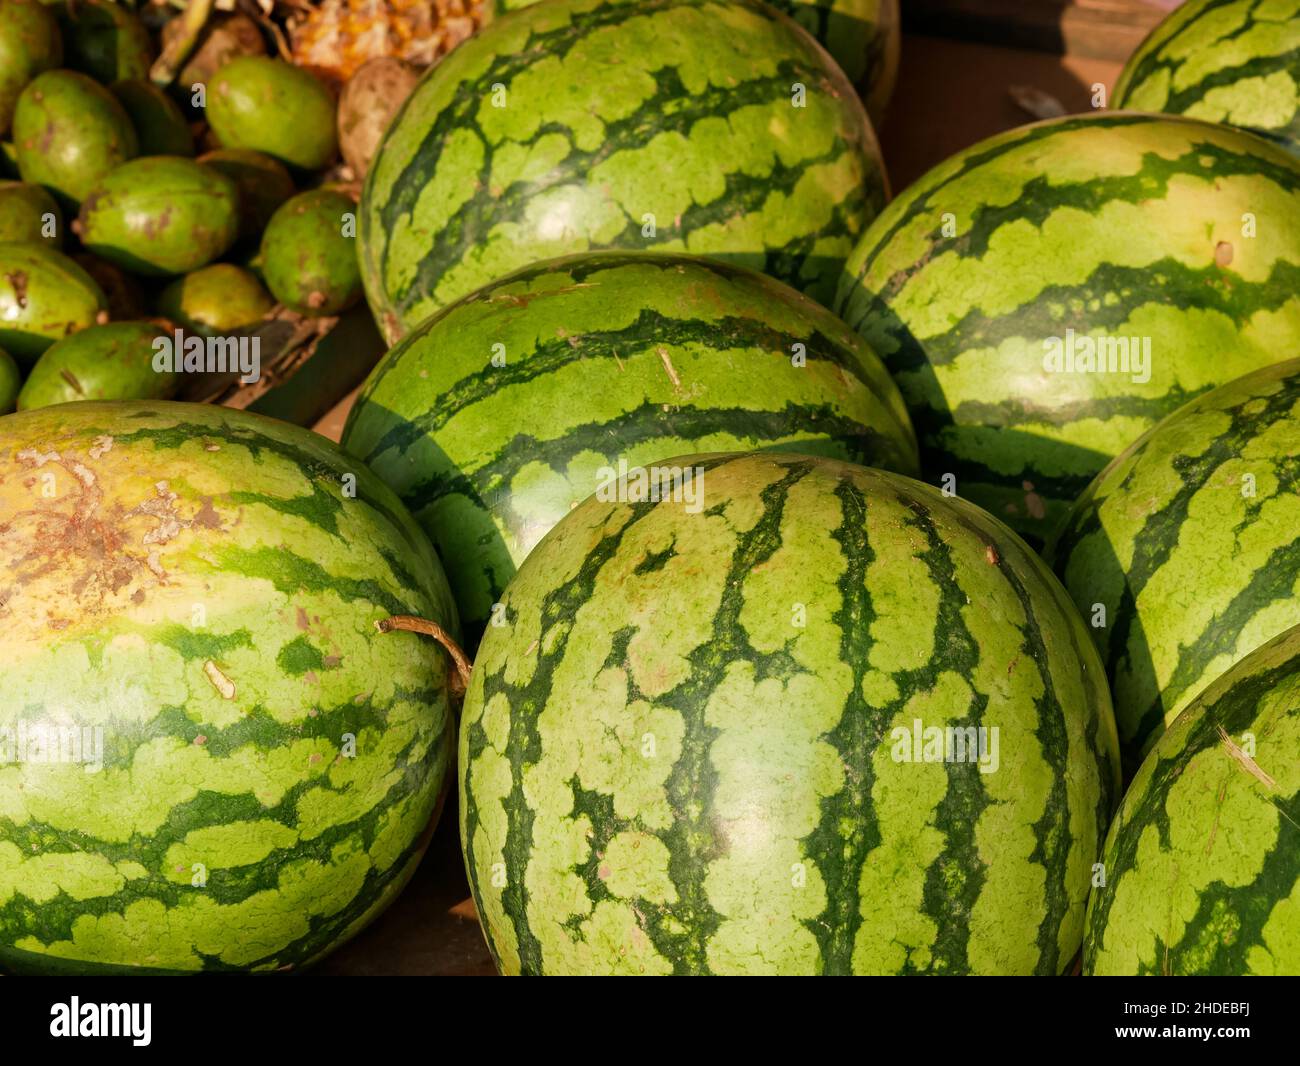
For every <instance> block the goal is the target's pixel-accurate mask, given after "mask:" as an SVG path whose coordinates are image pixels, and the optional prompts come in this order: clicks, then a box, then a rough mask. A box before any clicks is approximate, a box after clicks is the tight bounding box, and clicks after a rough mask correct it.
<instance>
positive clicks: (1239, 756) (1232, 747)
mask: <svg viewBox="0 0 1300 1066" xmlns="http://www.w3.org/2000/svg"><path fill="white" fill-rule="evenodd" d="M1214 728H1215V729H1217V730H1218V732H1219V742H1220V743H1221V744H1222V745H1223V747H1224V749H1225V750H1226V751H1227V753H1228V754H1229V755H1231V756H1232V757H1233V758H1234V759H1236V760H1237V762H1238V763H1240V764H1241V766H1242V769H1244V770H1245V771H1246V773H1248V774H1250V776H1251V777H1253V778H1255V780H1257V781H1259V782H1260V783H1261V784H1262V785H1263V786H1264V787H1265V788H1267V789H1268V790H1269V791H1276V789H1277V782H1276V781H1274V780H1273V778H1272V777H1270V776H1269V775H1268V774H1267V773H1266V772H1265V771H1264V770H1263V769H1261V768H1260V765H1259V763H1257V762H1256V761H1255V760H1254V759H1252V758H1251V757H1250V756H1249V755H1247V754H1246V753H1245V752H1244V751H1242V750H1241V748H1239V747H1238V746H1237V744H1236V743H1235V742H1234V741H1233V739H1232V737H1230V736H1228V733H1227V730H1225V729H1224V728H1223V726H1221V725H1216V726H1215V727H1214Z"/></svg>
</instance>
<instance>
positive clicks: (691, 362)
mask: <svg viewBox="0 0 1300 1066" xmlns="http://www.w3.org/2000/svg"><path fill="white" fill-rule="evenodd" d="M341 440H342V444H343V446H344V447H345V448H346V449H347V450H348V451H350V452H351V453H352V454H353V455H355V456H357V458H358V459H361V460H362V461H364V462H365V463H366V464H367V465H368V466H369V467H370V469H371V470H373V471H374V472H375V473H377V474H378V475H379V476H380V477H381V478H383V479H384V481H385V482H387V484H388V485H389V487H390V488H392V489H393V490H394V491H396V492H397V494H398V495H399V496H400V497H401V498H402V500H403V502H404V503H405V504H406V506H407V507H408V508H409V509H410V511H411V513H412V514H413V515H414V516H415V517H416V520H417V521H419V522H420V523H421V525H422V526H423V527H424V529H425V531H426V532H428V533H429V535H430V537H431V539H432V540H433V543H434V546H435V547H436V548H437V549H438V552H439V554H440V556H441V557H442V559H443V561H444V562H445V563H446V564H447V569H448V573H449V576H450V578H451V581H452V590H453V591H454V592H455V594H456V601H457V604H458V605H459V607H460V611H461V616H462V617H463V618H464V620H465V623H466V625H465V628H466V633H467V634H469V635H470V636H471V640H472V637H473V635H474V634H476V633H477V632H478V631H479V630H481V628H482V626H483V625H484V624H485V623H486V622H487V620H488V618H489V617H490V615H491V612H492V609H493V604H495V603H497V602H498V601H499V599H500V596H501V593H502V590H503V589H504V588H505V585H506V582H507V581H508V580H509V579H510V576H511V575H512V574H513V573H514V572H515V568H516V567H517V566H518V564H519V563H520V562H522V561H523V559H524V557H525V556H527V554H528V553H529V551H531V550H532V548H533V546H534V545H535V544H536V543H537V542H538V541H539V540H540V539H541V538H542V536H543V534H545V533H546V532H547V530H549V529H550V528H551V527H552V526H553V525H554V524H555V523H556V522H558V521H559V520H560V519H561V518H563V517H564V516H565V515H566V514H568V513H569V511H570V510H571V509H572V508H573V507H574V506H575V505H576V504H578V503H579V502H581V501H582V500H583V499H585V498H586V497H587V496H589V495H591V493H592V492H593V491H595V490H596V489H597V488H599V486H600V482H601V480H602V478H604V479H605V480H610V479H612V477H613V476H614V474H613V471H616V470H618V469H619V464H620V463H622V464H623V465H624V467H625V468H636V467H639V466H642V465H643V464H645V463H648V462H651V461H652V460H655V459H658V458H662V457H663V456H665V455H674V454H678V453H681V452H684V451H698V450H704V449H712V450H717V449H750V448H779V449H784V450H794V451H804V452H817V453H821V454H826V455H831V456H836V457H839V458H847V459H853V460H861V461H864V462H870V463H871V464H872V465H876V466H884V467H888V468H891V469H895V470H900V471H902V472H904V473H915V472H916V469H917V465H916V462H917V461H916V443H915V438H914V437H913V435H912V429H911V426H910V424H909V422H908V419H907V412H906V411H905V410H904V409H903V401H902V398H901V397H900V396H899V394H898V390H897V389H896V388H895V387H894V384H893V382H892V381H891V380H890V378H889V375H888V373H887V372H886V371H885V368H884V366H883V365H882V364H881V362H880V360H879V359H878V358H877V357H876V356H875V354H874V353H873V352H872V351H871V350H870V349H869V348H868V347H867V345H866V344H865V343H864V342H863V341H862V340H861V338H859V337H858V336H857V335H856V334H854V333H853V332H852V331H851V330H849V329H848V328H847V327H846V326H845V325H844V324H843V323H842V322H840V321H839V320H838V319H837V318H835V316H834V315H832V314H831V313H830V312H829V311H827V310H826V309H825V308H823V307H821V306H819V305H818V304H816V303H814V302H813V301H812V300H810V299H808V298H807V297H806V296H802V295H801V294H799V293H797V292H795V291H794V290H793V289H790V288H788V287H786V286H784V285H782V284H780V283H779V282H776V281H773V280H772V279H771V278H768V277H765V276H764V275H762V274H758V273H755V272H754V271H751V270H746V269H744V268H742V267H734V266H728V265H726V264H724V263H720V262H714V261H712V260H706V259H700V258H696V257H691V256H683V255H668V254H660V253H651V252H640V253H631V254H629V253H625V252H603V253H594V254H588V255H580V256H576V257H567V258H563V259H559V260H553V261H550V262H545V263H540V264H537V265H536V266H533V267H530V268H528V269H526V270H524V271H522V272H520V273H518V274H515V275H514V276H513V277H511V278H509V279H507V280H505V281H501V282H497V283H496V284H494V285H490V286H488V287H487V288H485V289H483V290H481V291H480V292H478V293H476V294H474V295H473V296H470V297H467V298H466V299H464V300H461V301H460V302H459V303H457V304H455V305H453V306H452V307H449V308H447V309H445V310H443V311H441V312H439V313H438V314H436V315H434V316H433V317H432V318H430V319H429V320H428V321H427V322H426V323H425V324H424V325H423V326H421V327H420V328H419V329H417V330H416V331H415V332H414V333H411V334H410V335H409V336H408V337H407V338H406V340H404V341H403V342H401V343H400V344H399V345H397V347H395V348H394V349H393V350H392V351H391V352H390V353H389V354H388V356H387V357H386V358H385V359H384V361H383V362H381V363H380V364H379V366H378V367H376V369H375V370H374V372H373V373H372V374H371V376H370V378H369V380H368V381H367V383H366V386H365V388H364V389H363V390H362V392H361V395H360V397H359V398H358V400H357V402H356V404H355V406H354V407H353V409H352V413H351V416H350V417H349V419H348V423H347V425H346V427H345V428H344V431H343V436H342V438H341Z"/></svg>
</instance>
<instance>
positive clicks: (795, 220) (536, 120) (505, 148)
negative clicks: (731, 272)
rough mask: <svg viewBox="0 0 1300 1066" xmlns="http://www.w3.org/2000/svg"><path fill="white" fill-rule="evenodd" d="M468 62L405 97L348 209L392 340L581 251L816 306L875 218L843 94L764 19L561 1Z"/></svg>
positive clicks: (838, 80)
mask: <svg viewBox="0 0 1300 1066" xmlns="http://www.w3.org/2000/svg"><path fill="white" fill-rule="evenodd" d="M646 42H650V44H649V46H648V47H647V44H646ZM466 46H467V47H466V48H464V49H457V50H456V52H455V53H453V54H452V55H451V56H449V57H448V58H447V61H446V62H443V63H439V64H438V65H437V66H436V67H434V68H433V69H432V70H431V71H430V73H429V75H428V76H427V77H426V78H425V80H424V81H423V82H422V83H421V85H420V86H418V87H417V89H416V91H415V92H414V93H413V94H412V96H411V97H410V98H409V99H408V101H407V102H406V104H405V105H404V107H403V109H402V111H401V112H400V113H399V115H398V117H397V118H396V119H395V120H394V122H393V124H392V126H391V127H390V130H389V133H388V135H387V137H386V139H385V141H384V144H383V145H382V146H381V149H380V152H379V154H378V156H377V157H376V161H375V164H374V166H373V167H372V168H371V171H370V174H369V176H368V178H367V184H366V188H365V190H364V192H363V196H362V206H361V210H360V226H359V234H358V235H359V238H360V242H361V244H360V250H361V257H362V265H363V273H364V275H365V281H366V288H367V295H368V297H369V299H370V302H371V306H372V308H373V309H374V310H375V313H376V317H377V318H378V319H379V320H380V324H381V326H382V327H383V328H384V330H385V332H386V334H387V335H388V337H389V338H390V340H395V339H397V338H398V337H400V336H401V335H403V334H404V333H405V332H406V331H407V330H409V329H410V328H412V327H414V326H415V325H417V324H418V323H419V322H420V321H422V320H423V319H424V318H426V317H427V316H428V315H429V314H431V313H432V312H434V311H436V310H437V309H438V308H440V307H443V306H446V305H447V304H448V303H450V302H452V301H453V300H455V299H457V298H459V297H461V296H463V295H465V294H467V293H469V292H471V291H473V290H475V289H477V288H478V287H480V286H481V285H483V284H486V283H488V282H491V281H493V280H495V279H496V278H499V277H502V276H503V275H505V274H508V273H510V272H511V271H512V270H515V269H518V268H519V267H522V266H524V265H526V264H527V263H529V262H533V261H536V260H539V259H546V258H550V257H553V256H555V255H562V254H566V253H570V252H578V251H585V250H589V249H597V248H606V249H608V248H628V249H638V250H645V249H655V248H660V249H665V250H673V249H681V250H685V251H692V252H697V253H701V254H709V255H714V256H721V257H723V258H728V259H733V260H734V261H736V262H738V263H742V264H744V265H748V266H751V267H757V268H761V269H764V270H766V271H768V272H770V273H772V274H774V276H777V277H779V278H781V279H782V280H785V281H788V282H790V283H791V284H793V285H795V286H796V287H798V288H801V289H804V290H806V291H809V292H810V293H811V294H813V295H814V296H816V297H817V298H818V299H820V300H821V301H822V302H828V301H829V300H830V298H831V296H832V295H833V292H834V284H835V279H836V277H837V276H838V273H839V270H840V268H841V266H842V264H843V259H844V257H845V256H846V255H847V254H848V252H849V250H850V248H851V247H852V243H853V241H854V239H856V237H857V235H858V234H859V233H861V231H862V230H863V228H864V227H865V226H866V224H867V222H868V221H869V220H870V219H871V217H873V216H874V214H875V213H876V212H877V211H879V210H880V208H881V207H882V206H883V204H884V200H885V196H886V186H885V178H884V172H883V169H882V166H881V163H880V158H879V151H878V148H877V146H876V143H875V137H874V134H873V133H872V131H871V127H870V124H869V122H868V120H867V118H866V115H865V113H864V112H863V110H862V106H861V103H860V102H859V101H858V99H857V97H856V94H855V93H854V92H853V90H852V87H851V86H850V85H849V83H848V81H847V80H846V79H845V78H844V75H843V74H842V73H841V72H840V71H839V70H838V68H836V67H835V66H834V65H833V64H832V63H830V62H829V61H828V60H827V58H826V56H825V53H824V52H822V51H821V50H820V49H818V48H817V47H816V45H815V44H814V43H813V42H812V41H811V39H809V38H808V37H807V36H806V34H805V33H804V32H803V31H802V30H800V29H798V28H797V27H796V26H795V25H794V24H793V23H792V22H790V21H789V20H788V19H786V18H785V17H784V16H781V15H778V14H777V13H775V12H773V11H772V10H771V9H770V8H768V7H766V5H763V4H759V3H756V2H752V0H741V2H740V3H735V4H726V5H722V4H718V3H716V2H713V0H652V2H650V3H641V2H637V3H636V4H632V3H630V2H622V0H563V2H562V3H558V4H549V5H547V6H546V8H545V9H543V8H531V9H529V10H527V11H523V12H519V13H517V14H514V15H512V16H511V17H510V18H509V19H506V20H502V21H501V22H498V23H496V24H495V25H492V26H489V27H487V28H486V29H485V30H484V31H483V32H482V33H480V34H478V35H476V36H475V37H474V38H473V39H471V40H470V41H467V42H466ZM615 54H617V57H618V58H617V59H614V58H612V57H613V56H614V55H615ZM629 57H631V61H630V62H631V65H629ZM638 57H639V58H638ZM795 86H803V87H804V90H803V91H804V92H805V93H806V96H804V97H802V98H800V99H799V100H796V99H795V96H794V93H795V91H796V90H795V89H794V87H795ZM579 95H580V97H581V100H582V101H583V103H582V106H581V107H578V108H575V105H574V103H573V101H574V100H575V99H577V98H578V97H579ZM668 158H671V159H672V160H673V163H672V164H671V166H668V165H667V164H666V160H667V159H668ZM719 160H723V161H724V162H723V163H722V164H721V168H722V169H721V170H719V166H720V164H719ZM706 163H707V166H706V165H705V164H706ZM651 170H654V171H656V172H657V174H658V176H657V178H656V179H655V180H654V181H653V182H647V181H646V180H645V179H644V175H645V173H648V172H650V171H651ZM697 171H698V173H697ZM647 216H653V232H651V231H650V230H649V229H647V226H648V224H649V221H650V220H649V219H648V218H647Z"/></svg>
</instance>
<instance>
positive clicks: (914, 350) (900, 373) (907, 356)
mask: <svg viewBox="0 0 1300 1066" xmlns="http://www.w3.org/2000/svg"><path fill="white" fill-rule="evenodd" d="M836 306H837V308H838V309H839V311H840V313H841V314H842V316H843V317H844V318H845V320H846V321H847V322H848V323H849V324H850V325H851V326H853V327H854V328H855V329H856V330H858V332H860V333H861V334H862V335H863V336H864V337H865V338H866V339H867V341H868V342H869V343H870V344H871V345H872V347H873V348H875V349H876V351H878V352H879V353H880V354H881V356H882V357H883V358H884V359H885V362H886V364H887V365H888V366H889V368H890V370H891V371H892V372H893V375H894V378H895V380H896V381H897V382H898V384H899V387H900V389H901V390H902V392H903V396H904V398H905V399H906V400H907V403H908V408H909V410H910V411H911V413H912V421H913V424H914V425H915V427H916V432H917V436H918V439H919V441H920V445H921V460H922V466H923V469H924V470H925V476H926V478H927V480H935V481H937V480H939V479H942V478H943V477H944V475H953V476H954V477H955V479H956V486H955V487H956V491H957V493H958V494H960V495H962V496H964V497H966V498H968V499H971V500H973V501H974V502H976V503H978V504H980V505H981V506H984V507H985V508H987V509H988V510H990V511H991V512H992V513H993V514H995V515H997V516H998V517H999V518H1001V519H1003V520H1004V521H1007V522H1008V523H1009V524H1010V525H1011V526H1012V527H1013V528H1015V529H1017V530H1018V531H1019V532H1022V533H1023V534H1025V535H1026V536H1028V537H1029V538H1030V539H1031V541H1032V542H1036V543H1037V542H1041V541H1043V540H1045V539H1046V538H1047V537H1048V535H1049V534H1050V532H1051V530H1052V529H1053V528H1054V526H1055V525H1056V524H1057V523H1058V522H1059V521H1060V520H1061V519H1062V517H1063V515H1064V513H1065V511H1066V510H1067V509H1068V507H1069V505H1070V504H1071V503H1072V502H1073V500H1074V499H1075V497H1076V496H1077V495H1078V494H1079V493H1080V492H1081V491H1083V489H1085V488H1086V487H1087V485H1088V483H1089V482H1090V481H1091V480H1092V478H1093V477H1094V476H1096V474H1097V473H1098V472H1099V471H1100V470H1101V468H1102V467H1104V466H1105V465H1106V463H1107V462H1108V461H1109V460H1110V459H1112V458H1113V457H1114V456H1115V455H1117V454H1118V453H1119V452H1120V451H1122V450H1123V449H1124V448H1125V447H1127V446H1128V445H1129V444H1130V443H1132V441H1133V440H1135V439H1136V438H1137V437H1138V436H1140V435H1141V434H1142V433H1143V432H1144V431H1145V430H1147V429H1149V428H1150V427H1151V426H1152V425H1154V424H1155V423H1156V422H1157V421H1159V420H1160V418H1162V417H1163V416H1164V415H1166V414H1169V413H1170V412H1171V411H1173V410H1174V409H1176V408H1177V407H1178V406H1180V405H1181V404H1183V403H1184V402H1186V401H1188V400H1190V399H1193V398H1195V397H1196V396H1198V395H1200V394H1201V393H1203V392H1206V391H1208V390H1210V389H1211V388H1214V387H1215V386H1217V385H1221V384H1224V383H1225V382H1227V381H1230V380H1232V379H1233V378H1236V377H1239V376H1240V375H1242V374H1244V373H1247V372H1249V371H1251V370H1254V369H1256V368H1258V367H1260V366H1263V365H1267V364H1271V363H1274V362H1278V361H1280V360H1281V359H1284V358H1288V357H1291V356H1292V355H1293V354H1294V353H1295V352H1296V351H1297V350H1300V348H1298V345H1300V164H1298V163H1297V162H1296V161H1295V160H1293V159H1292V158H1291V157H1290V156H1288V155H1287V154H1285V153H1284V152H1282V151H1281V150H1279V149H1277V148H1275V147H1274V146H1272V145H1270V144H1268V143H1267V142H1265V141H1262V140H1260V139H1259V138H1256V137H1253V136H1251V135H1249V134H1246V133H1242V132H1240V131H1237V130H1233V129H1230V128H1227V127H1224V126H1214V125H1210V124H1208V123H1201V122H1197V121H1194V120H1191V119H1184V118H1178V117H1174V116H1151V115H1137V114H1130V113H1112V112H1103V113H1100V114H1096V115H1090V116H1072V117H1067V118H1062V119H1055V120H1051V121H1048V122H1044V123H1036V124H1034V125H1030V126H1025V127H1022V128H1020V129H1016V130H1012V131H1010V132H1009V133H1005V134H1002V135H1000V136H998V137H994V138H991V139H990V140H987V141H984V142H981V143H980V144H978V145H976V146H974V147H973V148H970V149H968V150H967V151H965V152H963V153H960V154H959V155H957V156H955V157H953V158H952V159H950V160H948V161H946V162H944V163H942V164H940V165H939V166H938V167H936V168H934V169H933V170H931V171H930V172H929V173H928V174H926V175H925V176H924V177H922V178H921V179H920V180H918V181H917V182H916V183H914V184H913V185H912V186H911V187H910V188H909V190H908V191H907V192H906V193H904V194H903V195H902V196H900V197H898V198H897V199H895V200H894V201H893V202H892V203H891V204H890V205H889V207H887V208H886V209H885V211H884V212H883V213H882V214H881V215H880V217H879V218H877V219H876V221H875V222H874V223H873V224H872V227H871V229H870V230H869V231H868V232H867V234H866V235H865V236H864V237H863V239H862V241H861V243H860V244H859V246H858V248H857V249H856V250H855V252H854V254H853V256H852V258H851V259H850V260H849V263H848V268H847V273H846V276H845V278H844V280H843V282H842V283H841V288H840V293H839V296H838V298H837V304H836ZM1071 329H1072V330H1074V331H1075V334H1076V335H1077V337H1090V338H1091V339H1092V340H1093V342H1094V343H1096V342H1097V341H1100V340H1105V341H1107V342H1116V343H1117V342H1118V340H1119V339H1120V338H1136V341H1137V345H1138V348H1137V349H1135V350H1140V349H1141V348H1142V347H1144V346H1145V344H1146V341H1147V340H1149V342H1150V365H1149V370H1150V378H1149V380H1148V381H1146V382H1145V383H1143V382H1140V381H1135V380H1134V378H1135V377H1140V376H1141V375H1140V373H1138V372H1137V371H1136V369H1135V368H1134V367H1133V366H1130V373H1128V374H1123V373H1105V374H1099V373H1095V372H1093V373H1084V372H1080V371H1076V372H1074V373H1061V372H1054V371H1053V370H1051V369H1049V365H1050V364H1049V363H1048V362H1046V361H1045V360H1046V357H1047V356H1048V355H1049V354H1050V353H1049V350H1048V348H1047V347H1046V344H1047V342H1049V341H1050V340H1051V339H1052V338H1059V339H1060V340H1061V342H1062V344H1064V341H1065V338H1066V337H1067V330H1071ZM1076 343H1077V342H1076Z"/></svg>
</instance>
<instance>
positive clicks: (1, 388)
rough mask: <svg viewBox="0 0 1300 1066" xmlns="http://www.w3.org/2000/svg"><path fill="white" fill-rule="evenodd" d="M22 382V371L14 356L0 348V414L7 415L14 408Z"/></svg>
mask: <svg viewBox="0 0 1300 1066" xmlns="http://www.w3.org/2000/svg"><path fill="white" fill-rule="evenodd" d="M22 384H23V373H22V371H21V370H19V369H18V364H17V363H15V362H14V357H13V356H12V355H10V354H9V353H8V352H6V351H5V350H4V349H3V348H0V415H7V414H8V413H9V412H10V411H12V410H13V409H14V404H15V403H16V402H17V400H18V390H19V389H20V388H22Z"/></svg>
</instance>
